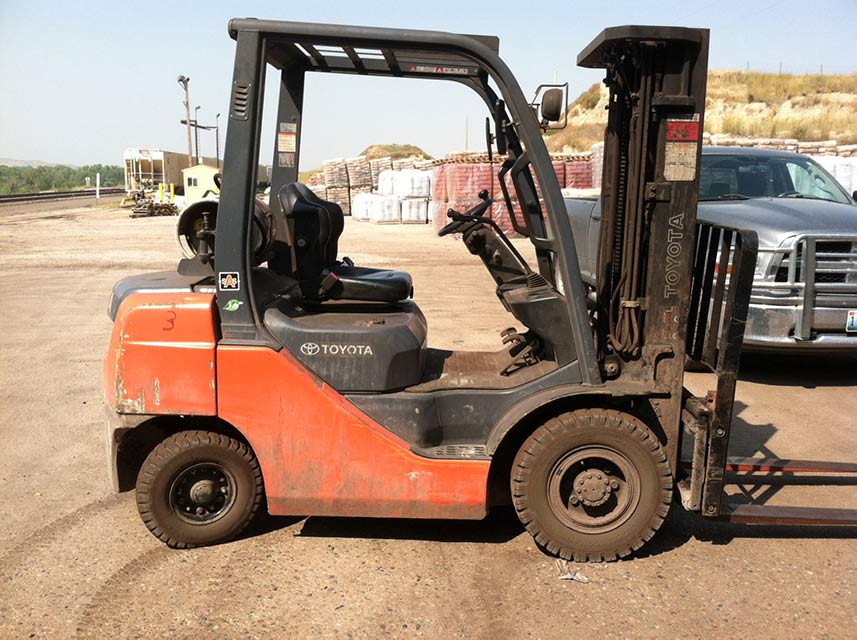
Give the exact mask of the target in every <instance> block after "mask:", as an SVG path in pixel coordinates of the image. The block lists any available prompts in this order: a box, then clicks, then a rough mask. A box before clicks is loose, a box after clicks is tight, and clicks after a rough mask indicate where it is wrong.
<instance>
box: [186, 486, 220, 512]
mask: <svg viewBox="0 0 857 640" xmlns="http://www.w3.org/2000/svg"><path fill="white" fill-rule="evenodd" d="M216 491H217V486H216V485H215V484H214V481H213V480H200V481H199V482H196V483H194V485H193V486H192V487H191V488H190V492H189V493H190V499H191V501H192V502H193V503H194V504H195V505H199V506H205V505H207V504H210V503H211V502H213V501H214V498H215V495H216Z"/></svg>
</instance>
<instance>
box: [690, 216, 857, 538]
mask: <svg viewBox="0 0 857 640" xmlns="http://www.w3.org/2000/svg"><path fill="white" fill-rule="evenodd" d="M756 251H757V239H756V234H755V233H753V232H751V231H739V230H736V229H729V228H725V227H719V226H715V225H710V224H706V223H700V224H698V225H697V242H696V259H695V263H694V266H693V289H692V291H693V294H692V297H691V301H690V314H689V319H688V333H687V355H688V358H689V360H690V361H692V362H694V363H696V364H701V365H704V366H705V367H706V368H707V369H709V370H710V371H712V372H713V373H714V374H715V375H716V377H717V388H716V390H714V391H709V392H708V395H707V397H706V398H704V399H702V398H697V397H694V396H692V395H690V394H689V393H686V394H685V398H684V406H683V409H682V423H683V425H684V433H685V434H687V435H689V436H692V437H693V454H692V458H691V460H689V461H685V462H683V463H682V467H683V468H684V470H685V472H686V473H687V474H688V475H687V476H686V477H685V478H684V479H682V480H681V481H680V482H679V483H678V488H679V492H680V494H681V500H682V505H683V506H684V508H685V509H687V510H689V511H699V512H701V514H702V515H703V516H705V517H708V518H713V519H717V520H722V521H726V522H731V523H740V524H775V525H857V509H829V508H818V507H792V506H774V505H764V504H753V503H750V504H738V503H732V502H728V501H727V500H724V496H725V493H724V488H725V485H726V484H729V483H728V482H727V479H728V478H727V473H732V474H734V473H741V474H742V475H741V476H740V477H741V480H743V481H747V482H748V483H752V482H758V481H760V480H764V481H767V482H770V481H771V479H772V478H771V476H770V474H773V473H783V474H816V475H820V474H838V475H831V478H830V481H829V482H825V481H823V480H822V481H818V482H814V483H813V484H818V485H825V484H834V483H835V482H836V480H837V479H839V476H840V475H846V474H857V463H849V462H823V461H816V460H780V459H777V458H745V457H729V456H728V455H727V450H728V447H729V436H730V433H731V429H732V410H733V405H734V401H735V385H736V382H737V379H738V365H739V362H740V358H741V346H742V341H743V338H744V326H745V323H746V319H747V309H748V305H749V299H750V288H751V286H752V279H753V271H754V268H755V264H756ZM762 473H764V474H767V475H766V476H754V474H762ZM813 480H817V479H816V478H813Z"/></svg>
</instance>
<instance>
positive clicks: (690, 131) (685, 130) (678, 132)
mask: <svg viewBox="0 0 857 640" xmlns="http://www.w3.org/2000/svg"><path fill="white" fill-rule="evenodd" d="M698 140H699V121H698V120H667V142H697V141H698Z"/></svg>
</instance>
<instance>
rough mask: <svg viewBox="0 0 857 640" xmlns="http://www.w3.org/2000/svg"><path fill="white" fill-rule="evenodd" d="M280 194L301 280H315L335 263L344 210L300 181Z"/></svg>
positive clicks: (285, 187) (293, 183)
mask: <svg viewBox="0 0 857 640" xmlns="http://www.w3.org/2000/svg"><path fill="white" fill-rule="evenodd" d="M277 197H278V198H279V200H280V206H281V207H282V210H283V214H284V215H285V216H286V220H287V222H290V223H291V224H290V226H291V227H292V230H293V231H292V234H291V235H292V238H291V242H292V245H293V249H294V252H295V262H296V264H295V272H296V274H297V277H298V280H300V281H302V282H303V281H311V280H316V279H318V278H320V277H321V274H322V272H323V271H324V270H325V269H329V268H331V267H333V266H334V265H335V264H336V256H337V253H338V252H339V236H341V235H342V229H343V228H344V226H345V217H344V215H343V213H342V209H341V208H340V206H339V205H338V204H336V203H335V202H328V201H327V200H322V199H321V198H319V197H318V196H317V195H315V193H313V192H312V190H311V189H309V187H307V186H306V185H304V184H301V183H299V182H292V183H290V184H287V185H286V186H284V187H283V188H282V189H281V190H280V192H279V193H278V194H277Z"/></svg>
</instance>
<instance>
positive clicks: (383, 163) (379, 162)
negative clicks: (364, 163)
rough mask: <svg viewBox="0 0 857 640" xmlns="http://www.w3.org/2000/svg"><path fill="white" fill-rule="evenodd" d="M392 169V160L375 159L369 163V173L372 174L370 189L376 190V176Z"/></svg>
mask: <svg viewBox="0 0 857 640" xmlns="http://www.w3.org/2000/svg"><path fill="white" fill-rule="evenodd" d="M392 168H393V160H392V158H389V157H386V158H375V159H373V160H370V161H369V172H370V173H371V174H372V189H373V190H375V191H377V190H378V175H379V174H380V173H381V172H382V171H384V170H385V169H392Z"/></svg>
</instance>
